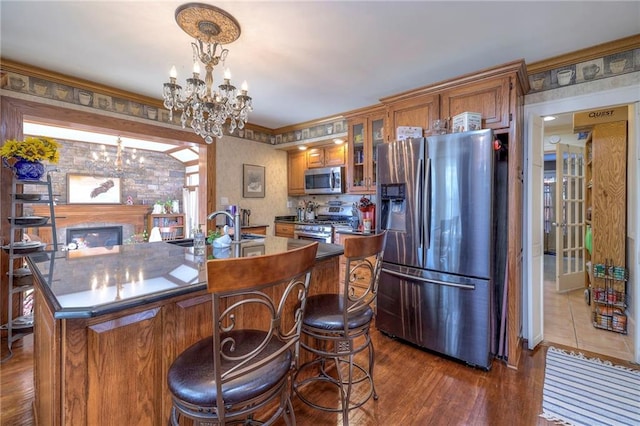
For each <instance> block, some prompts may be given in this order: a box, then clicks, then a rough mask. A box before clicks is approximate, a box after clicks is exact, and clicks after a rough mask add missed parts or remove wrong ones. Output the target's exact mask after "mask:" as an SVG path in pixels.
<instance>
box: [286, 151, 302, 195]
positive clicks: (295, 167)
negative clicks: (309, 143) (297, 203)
mask: <svg viewBox="0 0 640 426" xmlns="http://www.w3.org/2000/svg"><path fill="white" fill-rule="evenodd" d="M306 167H307V154H306V152H304V151H291V152H289V155H288V169H287V171H288V175H287V189H288V190H287V193H288V194H289V195H304V171H305V168H306Z"/></svg>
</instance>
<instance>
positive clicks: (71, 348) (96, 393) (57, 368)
mask: <svg viewBox="0 0 640 426" xmlns="http://www.w3.org/2000/svg"><path fill="white" fill-rule="evenodd" d="M337 266H338V258H337V257H330V258H326V259H323V260H318V261H317V262H316V265H315V266H314V268H313V272H312V276H311V283H310V287H309V294H310V295H311V294H320V293H332V292H335V291H336V290H337V286H336V284H337V279H338V277H337V270H338V268H337ZM87 279H89V278H87ZM45 287H47V284H43V283H40V282H38V280H37V278H36V285H35V292H36V296H35V307H34V317H35V319H36V321H37V324H38V326H37V327H35V330H34V333H35V336H34V354H33V357H34V385H35V386H34V393H35V401H34V409H35V417H36V418H37V419H38V424H42V425H51V426H60V425H82V426H84V425H91V426H94V425H95V426H98V425H133V424H135V425H166V424H167V422H168V420H169V414H170V410H171V393H170V392H169V390H168V385H167V372H168V370H169V367H170V366H171V363H172V362H173V360H175V358H176V357H177V356H178V354H180V353H181V352H182V351H184V350H185V349H186V348H187V347H189V346H190V345H192V344H194V343H195V342H197V341H199V340H200V339H203V338H205V337H207V336H210V335H211V328H212V326H213V317H212V309H211V295H210V294H208V293H207V290H197V291H193V292H191V293H189V294H182V295H176V296H173V297H168V298H167V299H163V300H159V301H156V302H151V303H142V304H141V305H140V306H137V307H131V308H125V309H123V310H121V311H118V312H113V313H109V314H104V315H101V316H97V317H91V318H57V317H56V316H55V308H54V307H53V306H52V305H51V304H50V299H49V296H48V295H47V294H45V293H43V289H44V288H45ZM258 319H259V317H256V316H251V315H247V316H244V317H241V318H238V324H241V325H242V326H246V327H249V328H256V329H260V328H262V327H263V326H264V324H258V323H256V322H257V321H258ZM309 356H310V355H309V354H308V353H305V351H302V353H301V354H300V357H301V360H302V361H307V360H309Z"/></svg>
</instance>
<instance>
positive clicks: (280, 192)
mask: <svg viewBox="0 0 640 426" xmlns="http://www.w3.org/2000/svg"><path fill="white" fill-rule="evenodd" d="M243 164H253V165H257V166H264V167H265V196H264V198H243V197H242V165H243ZM216 166H217V170H216V179H217V182H216V194H217V197H218V199H217V200H216V207H217V209H218V210H221V209H223V208H224V206H223V204H222V202H221V199H222V198H225V197H226V198H228V200H229V204H237V205H239V207H240V208H243V209H250V210H251V217H250V223H251V224H252V225H253V224H256V225H269V228H267V234H268V235H273V219H274V217H275V216H277V215H286V214H289V209H288V208H287V200H288V198H287V153H286V152H285V151H281V150H277V149H274V147H273V146H271V145H267V144H264V143H261V142H252V141H247V140H246V139H240V138H236V137H233V136H224V137H223V138H222V139H220V140H219V141H218V142H217V145H216ZM221 222H224V220H223V219H222V218H221V217H220V218H219V219H218V223H221Z"/></svg>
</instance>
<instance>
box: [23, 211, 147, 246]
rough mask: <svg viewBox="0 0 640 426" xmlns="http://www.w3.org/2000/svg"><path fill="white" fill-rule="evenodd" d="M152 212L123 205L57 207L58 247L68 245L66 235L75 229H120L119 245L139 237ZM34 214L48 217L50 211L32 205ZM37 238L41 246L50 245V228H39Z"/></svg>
mask: <svg viewBox="0 0 640 426" xmlns="http://www.w3.org/2000/svg"><path fill="white" fill-rule="evenodd" d="M150 211H151V208H150V207H149V206H146V205H134V206H127V205H122V204H93V205H82V204H79V205H75V204H58V205H56V206H55V215H56V234H57V241H58V246H65V245H66V244H67V242H68V241H67V239H68V237H67V231H68V230H74V229H76V230H77V229H81V230H85V231H83V232H86V229H89V228H110V227H119V228H120V229H121V233H120V239H119V241H120V243H122V242H123V241H125V240H127V239H128V238H130V237H131V236H132V235H134V234H141V233H142V231H143V230H144V229H145V228H146V226H147V224H146V218H147V215H148V214H149V213H150ZM34 214H35V215H38V216H49V215H50V213H49V207H46V206H44V205H34ZM38 231H39V232H40V235H39V237H40V238H41V240H42V241H44V242H47V243H49V242H52V240H53V238H52V236H51V228H47V227H42V228H39V229H38Z"/></svg>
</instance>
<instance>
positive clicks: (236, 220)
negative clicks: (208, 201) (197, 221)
mask: <svg viewBox="0 0 640 426" xmlns="http://www.w3.org/2000/svg"><path fill="white" fill-rule="evenodd" d="M221 214H223V215H225V216H227V217H228V218H229V219H231V221H232V222H233V241H234V242H236V243H237V242H240V240H241V239H242V235H241V231H240V212H239V211H238V209H237V208H236V212H235V215H231V213H229V212H227V211H224V210H218V211H217V212H213V213H211V214H210V215H209V216H207V220H211V219H213V218H214V217H216V216H218V215H221Z"/></svg>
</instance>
